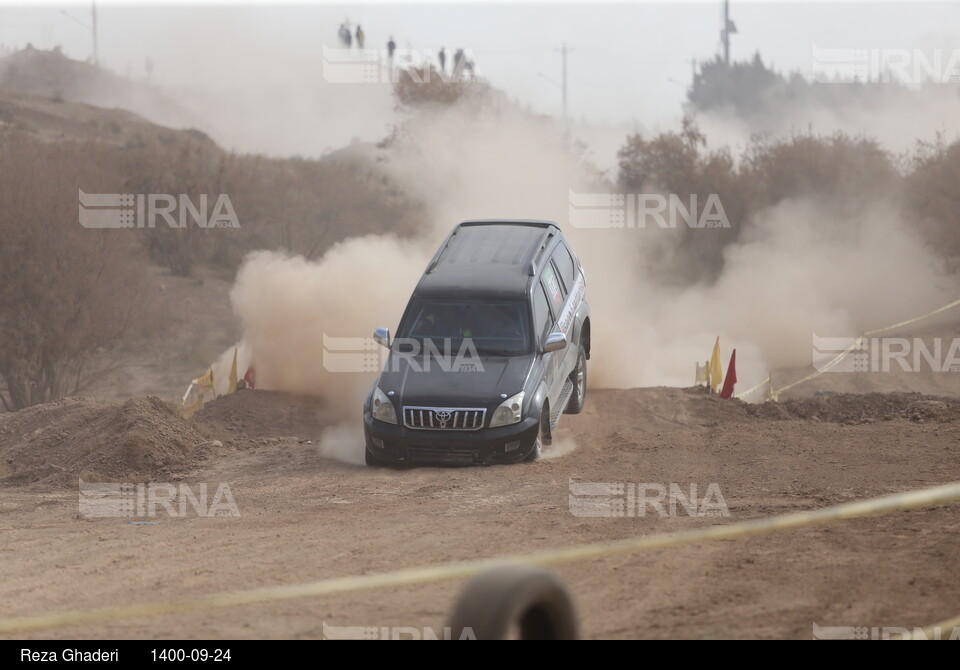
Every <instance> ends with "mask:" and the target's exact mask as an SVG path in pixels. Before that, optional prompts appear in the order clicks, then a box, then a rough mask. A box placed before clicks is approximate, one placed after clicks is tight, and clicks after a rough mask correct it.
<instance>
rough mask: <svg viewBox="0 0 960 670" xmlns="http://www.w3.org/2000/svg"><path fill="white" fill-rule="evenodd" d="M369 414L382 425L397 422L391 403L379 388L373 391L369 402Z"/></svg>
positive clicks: (395, 411) (395, 412)
mask: <svg viewBox="0 0 960 670" xmlns="http://www.w3.org/2000/svg"><path fill="white" fill-rule="evenodd" d="M370 414H372V415H373V418H374V419H377V420H378V421H383V422H384V423H396V422H397V410H395V409H394V408H393V403H392V402H390V398H388V397H387V394H386V393H384V392H383V391H381V390H380V387H379V386H378V387H377V388H375V389H373V398H371V400H370Z"/></svg>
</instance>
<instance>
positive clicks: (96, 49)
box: [93, 0, 100, 67]
mask: <svg viewBox="0 0 960 670" xmlns="http://www.w3.org/2000/svg"><path fill="white" fill-rule="evenodd" d="M93 64H94V65H96V66H97V67H100V42H99V41H98V40H97V1H96V0H93Z"/></svg>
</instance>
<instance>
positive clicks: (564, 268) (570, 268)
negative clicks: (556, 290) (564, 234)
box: [553, 242, 577, 291]
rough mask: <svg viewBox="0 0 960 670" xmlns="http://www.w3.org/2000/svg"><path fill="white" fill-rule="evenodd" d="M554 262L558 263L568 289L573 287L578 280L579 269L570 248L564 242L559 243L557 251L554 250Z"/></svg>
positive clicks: (561, 276)
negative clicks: (577, 269)
mask: <svg viewBox="0 0 960 670" xmlns="http://www.w3.org/2000/svg"><path fill="white" fill-rule="evenodd" d="M553 262H554V263H556V264H557V270H558V271H559V272H560V278H561V279H562V280H563V283H564V285H566V287H567V291H570V290H571V289H572V288H573V282H574V281H576V278H577V271H576V264H575V263H574V262H573V257H572V256H571V255H570V250H569V249H567V247H566V245H565V244H564V243H563V242H561V243H560V244H558V245H557V249H556V251H554V252H553Z"/></svg>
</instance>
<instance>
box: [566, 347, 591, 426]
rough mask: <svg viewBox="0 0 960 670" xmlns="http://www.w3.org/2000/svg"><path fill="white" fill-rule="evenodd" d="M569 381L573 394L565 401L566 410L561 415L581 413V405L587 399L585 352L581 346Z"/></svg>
mask: <svg viewBox="0 0 960 670" xmlns="http://www.w3.org/2000/svg"><path fill="white" fill-rule="evenodd" d="M570 381H571V382H573V393H571V394H570V400H569V401H567V408H566V409H565V410H563V413H564V414H579V413H580V412H582V411H583V404H584V402H586V398H587V352H586V351H584V350H583V347H582V346H581V347H580V350H579V351H578V352H577V365H576V367H575V368H573V372H571V373H570Z"/></svg>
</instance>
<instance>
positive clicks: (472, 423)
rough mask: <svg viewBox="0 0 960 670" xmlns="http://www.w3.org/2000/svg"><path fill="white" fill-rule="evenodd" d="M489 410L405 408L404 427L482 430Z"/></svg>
mask: <svg viewBox="0 0 960 670" xmlns="http://www.w3.org/2000/svg"><path fill="white" fill-rule="evenodd" d="M486 414H487V410H485V409H483V408H470V407H404V408H403V425H405V426H406V427H407V428H416V429H417V430H480V429H481V428H483V418H484V416H486Z"/></svg>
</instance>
